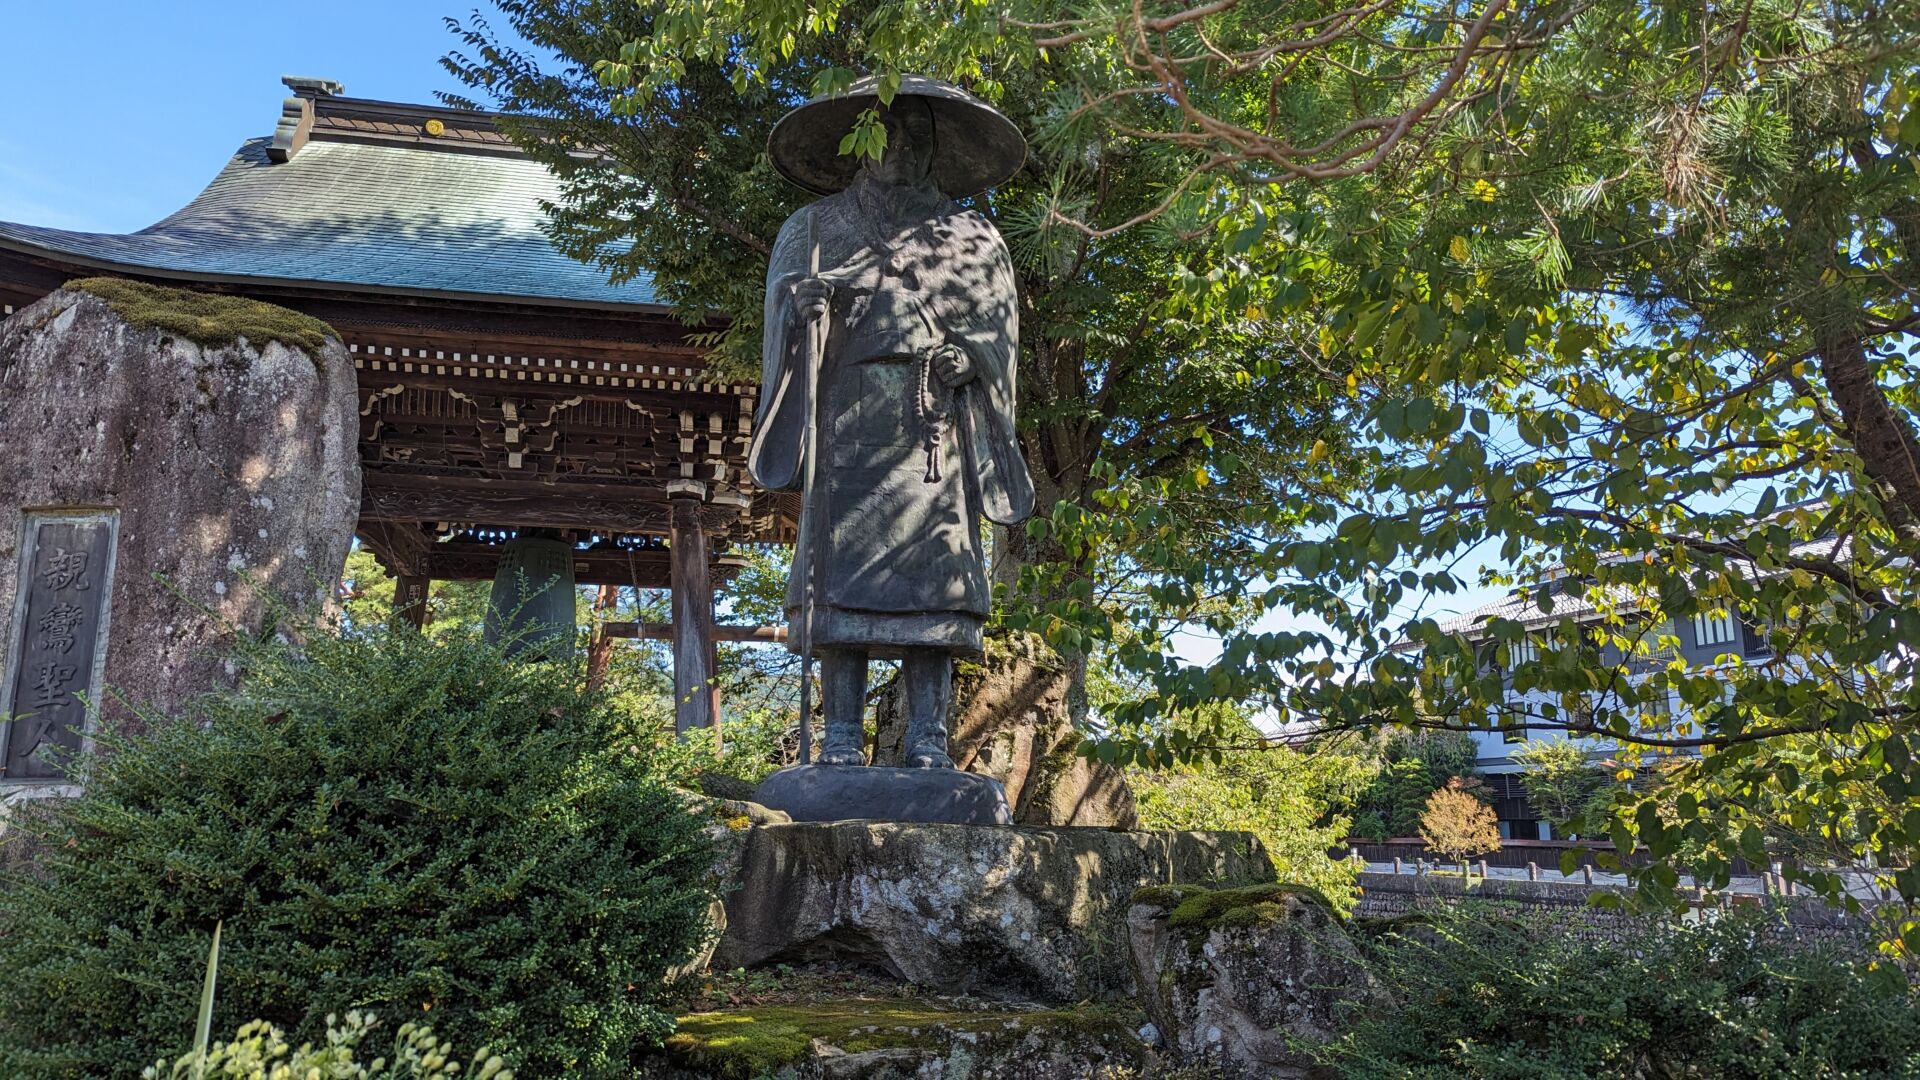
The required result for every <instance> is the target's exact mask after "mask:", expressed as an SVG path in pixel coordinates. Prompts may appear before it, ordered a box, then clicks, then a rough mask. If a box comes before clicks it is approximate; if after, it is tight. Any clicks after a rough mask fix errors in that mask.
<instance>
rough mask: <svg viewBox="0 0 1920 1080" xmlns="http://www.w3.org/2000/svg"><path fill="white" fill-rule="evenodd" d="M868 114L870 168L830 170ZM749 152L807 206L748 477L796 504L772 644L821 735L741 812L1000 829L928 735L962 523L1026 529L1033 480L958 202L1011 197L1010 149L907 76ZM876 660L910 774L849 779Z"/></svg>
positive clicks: (942, 700)
mask: <svg viewBox="0 0 1920 1080" xmlns="http://www.w3.org/2000/svg"><path fill="white" fill-rule="evenodd" d="M875 108H877V109H878V111H879V117H880V120H881V122H882V124H883V125H884V126H885V129H886V133H887V143H886V148H885V151H884V153H883V155H882V156H881V158H880V159H879V160H877V161H876V160H870V159H860V158H856V157H854V156H852V155H848V154H842V153H840V152H839V147H840V144H841V141H842V139H843V137H844V136H845V135H846V134H847V132H848V131H850V130H851V129H852V128H853V126H854V124H855V122H856V120H857V118H858V117H859V116H860V115H861V114H862V113H863V112H865V111H866V110H868V109H875ZM768 152H769V154H770V155H771V157H772V160H773V163H774V165H775V167H776V168H778V169H779V170H780V171H781V173H782V174H784V175H785V176H786V177H787V178H788V179H790V180H792V181H793V182H794V183H796V184H798V185H800V186H801V187H804V188H806V189H808V190H809V191H813V192H817V193H820V194H822V195H824V196H825V198H822V199H820V200H818V201H817V202H814V203H812V204H811V205H809V206H806V207H804V208H802V209H801V210H800V211H799V212H797V213H795V214H794V215H793V217H791V218H790V219H788V221H787V223H786V225H785V226H784V227H782V228H781V230H780V235H779V238H778V239H777V240H776V241H775V244H774V250H773V256H772V259H771V261H770V264H769V266H768V268H767V299H766V329H765V338H764V341H763V347H762V364H763V367H762V380H761V386H762V388H763V389H762V396H761V398H760V406H759V413H758V415H757V416H756V418H755V424H754V439H753V443H752V445H751V447H750V448H749V450H748V467H749V468H750V469H751V470H752V473H753V477H754V480H755V481H756V482H757V483H759V484H760V485H761V486H762V487H766V488H771V489H789V490H790V489H793V488H796V487H797V488H799V489H801V491H802V492H803V509H802V514H801V524H800V532H799V540H798V543H797V545H796V547H795V550H794V560H793V566H794V569H793V574H792V578H791V581H790V583H789V588H788V593H787V602H786V607H787V614H788V621H789V623H790V625H791V626H792V631H791V632H790V634H789V641H790V642H791V643H792V647H793V648H794V649H795V651H797V652H800V653H801V654H802V657H803V662H810V661H811V660H812V658H813V657H814V656H816V655H817V656H818V658H819V660H820V665H821V675H820V681H821V708H822V712H823V714H824V719H825V724H826V735H825V740H824V745H823V746H822V748H821V752H820V755H819V758H818V761H817V762H813V763H803V764H802V765H800V766H796V767H795V768H792V769H787V770H783V771H782V772H780V773H777V774H775V775H774V776H773V777H771V778H769V780H768V781H767V782H766V784H765V785H763V786H762V788H761V789H760V791H759V793H758V794H757V795H756V801H759V802H762V803H765V804H766V805H769V806H773V807H775V808H777V809H781V810H785V811H787V812H788V813H790V814H793V815H794V816H795V817H796V818H797V819H800V820H809V819H812V820H826V819H831V818H852V817H876V818H890V819H893V820H908V821H913V820H922V821H924V820H949V821H951V820H959V821H971V822H976V823H1004V822H1006V821H1007V820H1009V815H1008V811H1007V808H1006V799H1005V794H1004V792H1002V791H1001V790H1000V786H999V784H998V783H997V782H996V781H993V780H991V779H989V778H986V777H981V776H976V775H973V774H968V773H962V772H959V771H957V770H955V769H954V768H953V759H952V758H951V757H950V756H949V755H948V751H947V713H948V709H949V706H950V703H951V700H952V680H953V661H954V658H955V657H956V656H977V655H979V654H980V652H981V648H982V629H983V626H984V624H985V621H986V617H987V612H988V603H989V600H990V598H991V591H990V589H989V587H988V583H987V577H986V566H985V552H984V551H983V550H982V547H981V539H980V522H981V519H982V518H983V517H984V518H986V519H987V520H990V521H993V522H995V523H998V524H1002V525H1012V524H1016V523H1018V522H1020V521H1022V520H1024V519H1025V518H1026V517H1027V516H1028V515H1029V514H1030V513H1032V510H1033V482H1032V480H1031V478H1030V477H1029V475H1028V473H1027V467H1026V463H1025V461H1024V460H1023V459H1022V458H1021V455H1020V448H1019V444H1018V442H1017V441H1016V439H1015V436H1014V423H1013V420H1014V369H1015V352H1016V348H1017V345H1018V340H1019V319H1018V297H1017V296H1016V293H1015V287H1014V276H1013V267H1012V262H1011V260H1010V259H1009V258H1008V255H1007V249H1006V244H1005V243H1004V242H1003V241H1002V240H1001V238H1000V234H999V233H998V231H996V230H995V229H994V227H993V224H992V222H990V221H989V220H988V219H987V218H986V216H985V215H983V214H981V213H979V212H978V211H976V210H970V209H965V208H963V207H961V206H959V205H958V204H957V203H956V202H955V201H954V200H956V199H964V198H967V197H969V196H972V195H977V194H979V193H980V192H981V191H983V190H985V189H987V188H989V187H992V186H993V185H995V184H998V183H1000V182H1001V181H1004V180H1005V179H1007V178H1008V177H1009V176H1011V175H1012V174H1013V173H1014V172H1015V171H1016V170H1017V169H1018V168H1019V167H1020V165H1021V163H1022V162H1023V161H1024V160H1025V155H1026V142H1025V140H1024V139H1023V138H1022V137H1021V135H1020V132H1019V131H1018V129H1017V128H1015V127H1014V125H1013V123H1012V122H1011V121H1009V120H1008V119H1007V118H1006V117H1004V116H1002V115H1000V113H998V112H996V111H995V110H994V109H993V108H991V107H990V106H988V105H987V104H985V103H984V102H981V101H979V100H977V99H975V98H974V97H972V96H971V95H968V94H967V93H965V92H964V91H962V90H960V89H958V88H957V87H953V86H950V85H948V84H946V83H942V82H939V81H936V80H932V79H925V78H917V77H912V76H907V77H903V78H902V79H901V81H900V86H899V89H898V90H897V92H896V93H895V94H894V96H893V99H892V101H891V102H890V103H888V104H886V105H884V106H882V105H881V104H880V102H879V97H878V93H877V80H874V79H866V80H862V81H860V82H857V83H855V84H853V86H851V87H849V88H848V90H847V91H846V92H844V93H841V94H835V95H829V96H826V97H821V98H816V99H814V100H812V101H809V102H807V103H806V104H804V105H802V106H800V107H799V108H797V109H795V110H794V111H793V112H791V113H789V114H788V115H787V116H786V117H785V118H783V119H782V120H781V121H780V123H779V124H778V125H776V126H775V128H774V131H773V135H772V137H771V139H770V140H769V145H768ZM876 657H878V658H889V659H898V660H899V661H900V664H901V680H902V684H903V689H904V692H905V697H906V700H907V706H908V723H907V733H906V747H905V762H906V765H907V766H908V767H909V768H907V769H903V770H882V769H875V768H871V767H867V766H866V754H865V750H864V747H863V743H864V739H863V737H862V715H863V711H864V705H865V700H866V684H867V664H868V661H869V659H871V658H876ZM803 700H804V695H803ZM802 726H803V730H804V728H805V725H804V724H803V725H802ZM803 745H804V743H803Z"/></svg>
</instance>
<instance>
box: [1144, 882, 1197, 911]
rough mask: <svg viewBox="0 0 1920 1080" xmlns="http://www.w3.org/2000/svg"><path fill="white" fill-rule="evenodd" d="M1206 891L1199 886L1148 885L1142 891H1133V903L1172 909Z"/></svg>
mask: <svg viewBox="0 0 1920 1080" xmlns="http://www.w3.org/2000/svg"><path fill="white" fill-rule="evenodd" d="M1207 891H1208V890H1207V889H1206V888H1205V887H1204V886H1201V885H1149V886H1147V887H1146V888H1144V889H1136V890H1134V893H1133V902H1134V903H1136V904H1151V905H1152V906H1154V907H1162V908H1172V907H1178V906H1179V905H1180V902H1181V901H1183V900H1185V899H1186V898H1187V897H1189V896H1195V895H1198V894H1200V893H1204V892H1207Z"/></svg>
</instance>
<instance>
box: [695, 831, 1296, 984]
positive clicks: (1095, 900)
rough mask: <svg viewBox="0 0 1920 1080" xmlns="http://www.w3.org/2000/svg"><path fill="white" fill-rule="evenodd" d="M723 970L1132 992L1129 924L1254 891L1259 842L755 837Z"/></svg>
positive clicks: (1193, 836) (829, 834) (729, 923)
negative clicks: (1187, 895) (1221, 888)
mask: <svg viewBox="0 0 1920 1080" xmlns="http://www.w3.org/2000/svg"><path fill="white" fill-rule="evenodd" d="M732 876H733V877H734V878H735V880H737V881H738V883H739V887H738V888H736V889H734V890H733V891H732V892H730V893H729V894H728V895H727V897H726V926H725V932H724V934H723V935H722V937H721V939H720V942H719V945H718V947H717V948H716V950H715V954H714V957H713V961H712V964H713V966H714V967H715V968H718V969H720V970H731V969H733V968H736V967H755V966H758V965H761V964H774V963H792V964H808V963H815V962H827V963H836V964H842V965H847V966H852V967H856V968H863V969H867V970H871V971H876V972H879V973H883V974H886V975H889V976H891V977H894V978H898V979H903V980H905V981H907V982H910V983H912V984H914V985H915V986H921V987H926V988H928V989H932V990H938V991H940V992H942V993H971V994H977V995H981V996H987V997H995V998H1003V999H1008V1000H1020V1001H1045V1002H1071V1001H1080V1000H1083V999H1086V998H1090V997H1110V996H1117V995H1122V994H1125V993H1127V992H1128V991H1129V990H1130V989H1131V985H1132V981H1133V980H1132V975H1131V971H1130V968H1129V965H1128V960H1127V934H1126V913H1127V909H1128V906H1129V904H1130V902H1131V900H1132V897H1133V894H1134V893H1135V892H1136V891H1137V890H1139V889H1140V888H1142V887H1144V886H1148V885H1156V884H1161V883H1164V882H1168V881H1210V882H1221V883H1228V884H1250V883H1253V882H1258V881H1266V880H1271V879H1272V876H1273V867H1272V864H1271V863H1270V862H1269V861H1268V859H1267V855H1266V852H1265V850H1264V849H1262V848H1261V846H1260V844H1259V841H1257V840H1255V839H1254V838H1253V837H1252V836H1250V835H1248V834H1245V833H1228V832H1216V833H1205V832H1186V833H1144V832H1122V831H1118V830H1113V829H1087V828H1057V829H1033V828H1020V827H1007V826H974V825H925V824H907V823H898V822H875V821H851V822H837V823H805V822H795V823H793V824H790V825H762V826H758V827H755V828H752V829H750V830H748V831H747V832H746V834H745V838H744V841H743V846H742V850H741V851H740V861H739V863H738V864H737V869H735V870H733V871H732Z"/></svg>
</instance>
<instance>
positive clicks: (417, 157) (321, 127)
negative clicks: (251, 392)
mask: <svg viewBox="0 0 1920 1080" xmlns="http://www.w3.org/2000/svg"><path fill="white" fill-rule="evenodd" d="M289 103H290V104H291V103H292V102H291V101H290V102H289ZM315 104H316V105H317V106H318V108H317V109H316V110H315V115H314V117H313V124H312V130H311V134H310V136H307V137H305V138H304V139H303V140H302V141H301V142H300V143H299V144H298V145H297V147H296V150H295V152H294V153H292V155H291V156H290V157H289V159H288V160H286V161H283V162H275V161H274V160H272V159H271V158H270V157H269V154H268V147H269V144H270V143H271V142H272V140H271V139H267V138H261V139H254V140H250V141H248V142H247V143H246V144H245V145H243V146H241V148H240V150H239V152H238V153H236V154H234V156H233V159H232V160H231V161H229V162H227V165H226V167H225V168H223V169H222V170H220V174H219V175H218V176H216V177H214V179H213V182H212V183H211V184H209V185H207V188H206V190H205V191H202V192H201V193H200V195H199V197H197V198H195V199H194V200H193V202H191V203H189V204H188V205H187V206H186V207H184V208H182V209H181V210H179V211H178V212H176V213H174V214H173V215H171V216H169V217H168V218H166V219H165V220H163V221H160V222H158V223H156V224H154V225H151V226H148V227H147V228H145V229H142V230H140V231H139V232H136V233H130V234H108V233H83V232H71V231H68V230H64V229H46V228H39V227H36V226H32V225H18V224H12V223H6V222H0V246H5V247H11V248H14V249H16V250H24V251H29V252H39V253H44V254H46V255H49V256H51V257H53V258H55V259H56V260H58V261H67V262H77V263H79V264H81V265H85V266H90V267H96V268H100V269H105V270H114V269H121V270H125V271H128V272H134V273H141V274H151V275H155V276H161V277H181V278H188V279H200V280H214V281H238V282H241V283H246V282H257V281H260V280H262V279H265V280H271V281H277V282H290V283H301V284H308V283H317V284H326V285H340V286H347V287H350V288H364V289H368V290H372V291H380V292H398V293H414V294H428V295H466V296H477V297H488V298H505V299H511V300H522V301H534V302H547V303H564V304H590V305H594V306H615V307H631V306H636V305H653V304H655V303H656V302H657V301H656V300H655V297H654V293H653V289H652V287H651V282H650V281H646V280H635V281H630V282H627V283H624V284H620V285H612V284H609V283H608V282H607V278H606V274H605V272H604V271H602V270H600V269H598V268H596V267H592V266H588V265H585V264H583V263H579V262H576V261H574V260H572V259H569V258H567V257H566V256H564V255H562V254H560V253H559V252H558V251H555V250H554V249H553V246H552V245H551V244H550V243H548V241H547V238H546V236H545V235H544V234H543V233H542V231H541V226H542V225H543V223H544V221H545V214H544V212H543V211H542V210H541V200H543V199H546V200H553V199H555V198H557V195H558V184H557V182H556V181H555V180H554V178H553V176H552V175H551V174H550V173H548V172H547V170H546V168H545V167H544V166H542V165H541V164H540V163H538V162H536V161H533V160H531V159H529V158H526V157H524V156H522V155H521V154H520V153H519V152H518V151H517V150H516V149H514V147H513V145H512V143H511V142H510V141H508V139H507V138H506V136H505V135H503V134H501V133H500V132H499V131H497V130H496V129H495V128H494V125H493V124H492V123H491V120H490V118H489V117H487V115H486V114H472V113H461V112H458V111H456V110H451V109H438V108H433V107H429V106H406V105H394V104H390V103H386V102H371V101H358V100H355V99H341V98H328V97H321V98H320V99H319V100H318V101H317V102H316V103H315ZM434 120H437V121H439V122H438V123H437V124H435V125H434V129H438V132H439V134H438V137H434V136H431V135H428V134H427V132H428V131H429V130H433V129H429V128H428V127H427V124H428V122H429V121H434Z"/></svg>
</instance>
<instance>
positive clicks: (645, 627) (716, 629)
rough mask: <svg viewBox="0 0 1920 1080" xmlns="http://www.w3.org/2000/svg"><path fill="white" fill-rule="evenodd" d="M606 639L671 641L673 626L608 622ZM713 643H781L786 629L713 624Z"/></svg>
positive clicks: (655, 623)
mask: <svg viewBox="0 0 1920 1080" xmlns="http://www.w3.org/2000/svg"><path fill="white" fill-rule="evenodd" d="M601 625H602V626H603V627H604V628H605V629H606V632H607V636H608V637H616V638H639V639H641V640H643V641H672V640H673V624H672V623H660V622H648V623H632V622H610V623H602V624H601ZM713 640H715V641H746V642H756V643H764V642H782V641H785V640H787V628H786V627H784V626H729V625H727V624H726V623H715V624H714V626H713Z"/></svg>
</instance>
